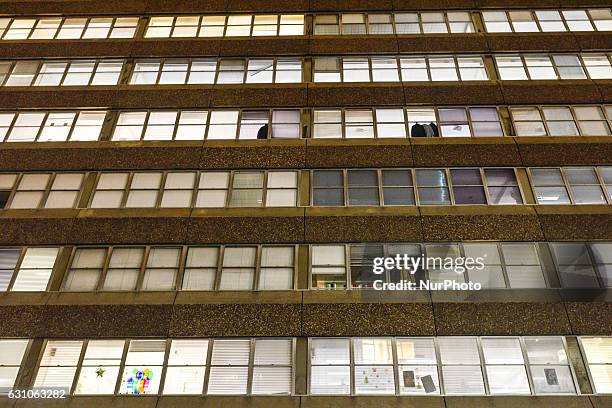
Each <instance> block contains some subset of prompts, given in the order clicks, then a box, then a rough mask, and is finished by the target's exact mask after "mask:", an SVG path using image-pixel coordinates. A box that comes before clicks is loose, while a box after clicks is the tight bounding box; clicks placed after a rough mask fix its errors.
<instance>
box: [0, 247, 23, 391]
mask: <svg viewBox="0 0 612 408" xmlns="http://www.w3.org/2000/svg"><path fill="white" fill-rule="evenodd" d="M1 251H2V250H1V249H0V257H1V256H2V252H1ZM0 259H1V258H0ZM0 262H1V261H0ZM0 273H1V272H0ZM0 284H1V283H0ZM28 344H29V341H28V340H21V339H1V340H0V395H2V394H5V393H6V392H7V391H8V390H11V389H12V388H13V387H14V386H16V385H17V384H16V381H17V375H18V374H19V367H20V366H21V363H22V360H23V356H24V355H25V351H26V349H27V348H28Z"/></svg>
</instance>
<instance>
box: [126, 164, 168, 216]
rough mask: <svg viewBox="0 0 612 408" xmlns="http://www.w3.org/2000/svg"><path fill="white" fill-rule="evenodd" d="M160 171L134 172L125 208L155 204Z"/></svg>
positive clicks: (149, 206)
mask: <svg viewBox="0 0 612 408" xmlns="http://www.w3.org/2000/svg"><path fill="white" fill-rule="evenodd" d="M161 179H162V173H161V172H151V173H140V172H137V173H134V175H133V176H132V180H131V183H130V186H129V191H128V195H127V200H126V202H125V207H126V208H151V207H155V206H156V205H157V197H158V195H159V188H160V185H161Z"/></svg>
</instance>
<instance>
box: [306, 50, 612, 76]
mask: <svg viewBox="0 0 612 408" xmlns="http://www.w3.org/2000/svg"><path fill="white" fill-rule="evenodd" d="M610 58H611V57H610V55H608V54H595V53H585V54H552V55H549V54H522V55H494V56H493V59H494V61H495V66H496V69H497V77H498V78H499V79H501V80H506V81H514V80H551V79H552V80H555V79H589V78H590V79H606V78H612V64H611V60H610ZM492 77H493V76H492V75H491V73H489V72H488V71H487V68H486V67H485V62H484V59H483V57H482V56H457V55H455V56H399V57H395V56H391V57H383V56H380V57H378V56H376V57H315V58H314V74H313V81H314V82H400V81H402V82H412V81H451V82H453V81H486V80H489V79H491V78H492Z"/></svg>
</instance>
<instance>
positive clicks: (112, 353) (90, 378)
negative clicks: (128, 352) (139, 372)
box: [74, 340, 125, 395]
mask: <svg viewBox="0 0 612 408" xmlns="http://www.w3.org/2000/svg"><path fill="white" fill-rule="evenodd" d="M124 346H125V341H124V340H89V341H88V342H87V346H86V348H85V355H84V357H83V361H82V362H81V371H80V373H79V379H78V381H77V384H76V387H75V389H74V393H75V394H84V395H88V394H91V395H100V394H104V395H112V394H114V393H115V384H116V383H117V378H118V377H119V367H120V365H121V359H122V357H123V349H124Z"/></svg>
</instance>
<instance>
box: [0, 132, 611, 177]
mask: <svg viewBox="0 0 612 408" xmlns="http://www.w3.org/2000/svg"><path fill="white" fill-rule="evenodd" d="M611 158H612V138H611V137H609V136H601V137H584V136H582V137H580V136H578V137H497V138H427V139H419V138H404V139H377V140H373V139H360V140H356V139H298V140H266V141H263V140H257V141H253V140H251V141H247V140H240V141H235V140H227V141H219V140H211V141H188V142H187V141H173V142H171V141H168V142H160V141H142V142H108V141H106V142H49V143H41V142H33V143H0V171H3V172H6V171H40V170H49V171H70V170H76V171H83V170H131V169H134V170H136V169H137V170H144V169H150V170H159V169H164V170H181V169H185V170H191V169H194V170H195V169H202V170H215V169H241V168H245V167H248V168H251V169H255V168H259V169H319V168H354V167H373V168H381V167H436V166H443V167H449V166H478V167H483V166H500V167H506V166H515V167H530V166H572V165H589V166H594V165H609V164H612V159H611ZM245 163H248V166H245Z"/></svg>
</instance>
